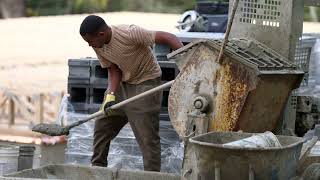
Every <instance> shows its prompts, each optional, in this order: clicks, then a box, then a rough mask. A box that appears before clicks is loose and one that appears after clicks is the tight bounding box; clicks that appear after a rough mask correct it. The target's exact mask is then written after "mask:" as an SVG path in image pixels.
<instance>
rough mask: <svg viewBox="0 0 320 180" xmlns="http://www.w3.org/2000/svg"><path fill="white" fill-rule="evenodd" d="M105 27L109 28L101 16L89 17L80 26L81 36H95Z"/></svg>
mask: <svg viewBox="0 0 320 180" xmlns="http://www.w3.org/2000/svg"><path fill="white" fill-rule="evenodd" d="M104 27H108V25H107V23H106V22H105V21H104V20H103V19H102V18H101V17H100V16H95V15H89V16H87V17H86V18H85V19H84V20H83V21H82V23H81V25H80V34H81V36H85V35H86V34H95V33H97V32H98V31H99V30H101V29H102V28H104Z"/></svg>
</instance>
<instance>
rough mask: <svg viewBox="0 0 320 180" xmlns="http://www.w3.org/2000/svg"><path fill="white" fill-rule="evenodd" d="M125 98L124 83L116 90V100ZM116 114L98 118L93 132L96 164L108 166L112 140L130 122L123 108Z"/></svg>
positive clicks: (93, 157) (93, 156) (94, 160)
mask: <svg viewBox="0 0 320 180" xmlns="http://www.w3.org/2000/svg"><path fill="white" fill-rule="evenodd" d="M123 99H125V90H124V88H123V86H122V84H121V85H120V87H119V90H118V91H117V92H116V102H117V103H118V102H121V101H122V100H123ZM116 113H117V115H116V116H109V117H103V118H101V119H97V120H96V122H95V126H94V134H93V138H94V139H93V155H92V159H91V163H92V165H94V166H107V165H108V163H107V157H108V152H109V146H110V141H111V140H112V139H113V138H115V137H116V136H117V135H118V133H119V132H120V130H121V129H122V127H123V126H124V125H126V124H127V123H128V119H127V117H126V115H125V113H124V111H123V110H116Z"/></svg>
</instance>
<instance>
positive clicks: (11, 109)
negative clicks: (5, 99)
mask: <svg viewBox="0 0 320 180" xmlns="http://www.w3.org/2000/svg"><path fill="white" fill-rule="evenodd" d="M14 119H15V104H14V101H13V99H10V100H9V126H12V125H14Z"/></svg>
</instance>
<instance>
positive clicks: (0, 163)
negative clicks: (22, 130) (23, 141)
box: [0, 145, 19, 175]
mask: <svg viewBox="0 0 320 180" xmlns="http://www.w3.org/2000/svg"><path fill="white" fill-rule="evenodd" d="M18 156H19V147H18V146H10V145H0V175H4V174H9V173H13V172H16V171H17V170H18Z"/></svg>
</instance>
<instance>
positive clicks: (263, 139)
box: [223, 131, 281, 148]
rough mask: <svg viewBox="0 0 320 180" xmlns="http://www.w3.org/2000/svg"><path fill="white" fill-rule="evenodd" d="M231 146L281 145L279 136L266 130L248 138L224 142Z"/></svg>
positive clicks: (257, 146)
mask: <svg viewBox="0 0 320 180" xmlns="http://www.w3.org/2000/svg"><path fill="white" fill-rule="evenodd" d="M223 145H224V146H229V147H243V148H270V147H281V144H280V142H279V140H278V138H277V137H276V136H275V135H274V134H273V133H272V132H269V131H267V132H265V133H261V134H257V135H253V136H251V137H248V138H244V139H240V140H237V141H233V142H229V143H225V144H223Z"/></svg>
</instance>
